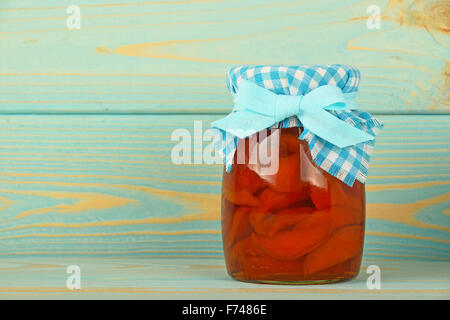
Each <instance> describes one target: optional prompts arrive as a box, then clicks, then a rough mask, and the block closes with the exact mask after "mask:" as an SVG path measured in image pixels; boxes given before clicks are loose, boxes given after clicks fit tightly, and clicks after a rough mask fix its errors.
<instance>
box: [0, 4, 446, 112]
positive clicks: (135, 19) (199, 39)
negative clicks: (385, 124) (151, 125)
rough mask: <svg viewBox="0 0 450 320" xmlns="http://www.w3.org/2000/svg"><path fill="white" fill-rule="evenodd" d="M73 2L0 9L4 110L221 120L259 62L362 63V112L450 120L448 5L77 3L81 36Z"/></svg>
mask: <svg viewBox="0 0 450 320" xmlns="http://www.w3.org/2000/svg"><path fill="white" fill-rule="evenodd" d="M69 4H72V2H70V3H65V2H61V1H55V0H42V1H38V2H37V1H34V2H28V3H27V2H21V3H17V2H15V1H2V2H1V4H0V49H1V63H0V112H3V113H80V112H81V113H168V112H170V113H173V112H175V113H177V112H178V113H180V112H182V113H186V112H190V113H195V112H208V113H223V112H227V111H229V110H230V108H231V105H232V99H231V97H230V95H229V94H228V93H227V92H226V90H225V74H226V71H227V70H228V69H229V68H230V67H231V66H233V65H235V64H249V63H250V64H314V63H318V64H324V63H325V64H327V63H348V64H353V65H355V66H357V67H358V68H360V69H361V71H362V77H363V80H362V83H361V90H360V94H359V96H358V103H359V105H360V106H361V107H362V108H363V109H366V110H369V111H372V112H381V113H387V112H396V113H398V112H402V113H448V112H449V105H450V103H449V74H450V72H449V57H450V50H449V48H450V37H449V28H450V27H449V24H448V19H447V17H448V12H449V10H450V6H449V5H448V2H446V1H433V0H430V1H417V0H390V1H387V0H375V1H350V0H345V1H344V0H341V1H331V0H320V1H273V0H248V1H245V2H243V1H143V2H136V1H134V0H101V1H96V2H95V3H94V4H93V3H92V2H91V1H88V0H77V1H76V4H77V5H78V6H79V7H80V9H81V29H80V30H68V29H67V27H66V20H67V18H68V14H66V10H65V9H66V8H67V6H68V5H69ZM66 5H67V6H66ZM369 5H378V6H379V7H380V8H381V11H382V14H381V18H382V20H381V23H382V24H381V29H379V30H372V29H368V28H367V25H366V22H367V13H366V10H367V8H368V6H369Z"/></svg>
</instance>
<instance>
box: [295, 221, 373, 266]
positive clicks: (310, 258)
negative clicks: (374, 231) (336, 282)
mask: <svg viewBox="0 0 450 320" xmlns="http://www.w3.org/2000/svg"><path fill="white" fill-rule="evenodd" d="M363 237H364V229H363V227H362V226H355V225H353V226H348V227H344V228H341V229H339V230H337V231H336V232H334V233H333V235H332V236H331V237H330V239H329V240H328V241H327V242H325V243H324V244H322V245H321V246H319V247H318V248H317V249H315V250H314V251H312V252H311V253H310V254H308V255H307V256H306V258H305V262H304V270H305V273H306V274H309V275H311V274H314V273H316V272H319V271H321V270H324V269H327V268H329V267H332V266H334V265H337V264H339V263H342V262H344V261H347V260H348V259H350V258H352V257H353V256H355V255H357V254H359V253H361V250H362V243H363Z"/></svg>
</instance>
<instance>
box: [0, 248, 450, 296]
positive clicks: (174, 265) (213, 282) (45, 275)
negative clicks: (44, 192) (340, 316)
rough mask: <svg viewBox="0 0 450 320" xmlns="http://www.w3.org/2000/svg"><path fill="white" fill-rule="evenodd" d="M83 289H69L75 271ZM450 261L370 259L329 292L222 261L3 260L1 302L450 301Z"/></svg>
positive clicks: (0, 263)
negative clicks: (257, 278) (244, 271)
mask: <svg viewBox="0 0 450 320" xmlns="http://www.w3.org/2000/svg"><path fill="white" fill-rule="evenodd" d="M74 264H75V265H78V266H79V267H80V269H81V289H80V290H74V291H71V290H69V289H67V287H66V281H67V277H68V276H69V275H68V274H67V273H66V269H67V267H68V266H69V265H74ZM369 265H377V266H379V267H380V269H381V288H380V290H369V289H368V288H367V286H366V281H367V278H368V276H369V275H368V274H367V273H366V269H367V267H368V266H369ZM449 267H450V263H449V262H448V261H447V262H442V261H440V262H437V261H434V262H426V261H415V262H414V263H410V262H409V261H402V260H397V261H396V260H382V259H381V260H380V259H372V258H370V259H369V258H366V259H364V261H363V266H362V268H361V272H360V274H359V276H358V277H357V278H355V279H354V280H352V281H350V282H343V283H336V284H328V285H322V286H280V285H260V284H258V285H256V284H251V283H243V282H237V281H234V280H232V279H231V278H229V277H228V276H227V274H226V271H225V268H224V265H223V260H221V259H211V258H208V259H195V258H194V259H172V260H167V259H140V258H130V257H127V258H98V257H97V258H95V257H86V256H85V257H73V256H72V257H34V258H31V257H13V258H12V257H10V258H4V259H0V299H55V298H56V299H192V298H194V299H257V300H265V299H286V300H292V299H297V300H306V299H371V300H372V299H446V300H447V299H449V298H450V274H449V272H448V269H449Z"/></svg>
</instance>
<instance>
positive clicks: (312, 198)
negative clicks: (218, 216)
mask: <svg viewBox="0 0 450 320" xmlns="http://www.w3.org/2000/svg"><path fill="white" fill-rule="evenodd" d="M301 131H302V128H298V127H291V128H282V129H272V130H268V132H269V133H268V134H267V133H266V134H264V135H261V132H260V133H256V134H253V135H252V136H250V137H247V138H245V139H239V140H238V146H237V151H236V153H235V154H234V161H233V166H232V168H231V170H230V171H229V172H228V171H227V170H224V172H223V185H222V236H223V246H224V252H225V261H226V267H227V270H228V273H229V274H230V276H231V277H233V278H234V279H236V280H241V281H247V282H260V283H273V284H319V283H329V282H336V281H342V280H347V279H351V278H353V277H355V276H356V275H357V274H358V272H359V269H360V265H361V259H362V253H363V243H364V224H365V190H364V184H362V183H360V182H359V181H355V182H354V184H353V186H352V187H350V186H348V185H347V184H345V183H344V182H342V181H341V180H338V179H337V178H335V177H333V176H332V175H331V174H329V173H328V172H326V171H325V170H323V169H321V168H319V167H318V166H317V165H316V164H315V163H314V162H313V160H312V158H311V152H310V149H309V147H308V144H307V142H305V141H304V140H300V139H299V134H300V133H301ZM267 139H269V140H270V145H276V146H277V148H273V149H272V148H271V149H270V150H272V151H270V150H269V152H268V153H269V154H270V152H272V153H273V154H271V157H270V158H271V161H274V162H276V168H275V169H276V170H266V165H265V164H263V163H262V160H261V155H260V153H259V152H258V150H260V149H261V146H262V145H263V144H264V143H267V141H266V140H267ZM266 146H267V144H266ZM242 153H244V154H242Z"/></svg>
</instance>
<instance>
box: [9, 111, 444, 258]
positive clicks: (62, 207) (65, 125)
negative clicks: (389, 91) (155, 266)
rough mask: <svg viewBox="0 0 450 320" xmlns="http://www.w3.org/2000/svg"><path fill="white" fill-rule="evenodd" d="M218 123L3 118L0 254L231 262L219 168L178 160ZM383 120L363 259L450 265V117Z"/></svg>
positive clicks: (117, 118)
mask: <svg viewBox="0 0 450 320" xmlns="http://www.w3.org/2000/svg"><path fill="white" fill-rule="evenodd" d="M217 117H218V116H212V115H203V116H200V115H197V116H194V115H191V116H188V115H184V116H176V115H172V116H157V115H147V116H144V115H134V116H133V115H111V116H104V115H103V116H101V115H98V116H94V115H90V116H82V115H67V116H66V115H53V116H45V117H43V116H33V115H29V116H24V115H22V116H19V115H16V116H11V115H10V116H2V117H1V118H0V141H1V143H2V147H1V148H0V243H1V245H0V256H9V255H24V256H25V255H40V254H42V255H52V256H55V255H69V254H70V255H74V254H75V255H96V256H105V255H122V256H124V255H127V256H149V257H168V258H169V257H171V258H175V257H183V256H184V257H221V256H222V246H221V238H220V231H219V230H220V225H219V220H220V201H219V193H220V188H221V172H222V167H221V165H206V164H199V165H175V164H172V162H171V159H170V154H171V148H172V147H173V146H174V145H175V144H176V143H177V142H174V141H171V139H170V136H171V133H172V131H173V130H174V129H176V128H185V129H187V130H189V131H190V132H193V121H196V120H197V121H198V120H202V121H203V128H204V129H206V128H209V123H210V121H212V120H214V119H216V118H217ZM381 119H382V120H384V121H385V122H386V129H385V130H384V131H383V133H382V135H381V136H380V138H379V139H378V140H377V146H376V149H375V153H374V156H373V159H372V161H371V168H370V175H369V178H368V184H367V186H366V190H367V211H368V218H369V219H368V222H367V236H366V250H365V256H366V257H371V258H373V257H379V258H386V259H415V260H417V259H420V260H449V259H450V248H449V244H450V228H449V225H450V220H449V211H448V207H449V202H450V193H449V182H450V167H449V161H448V160H449V158H450V149H449V140H450V138H449V137H450V135H448V133H449V129H448V128H449V123H450V117H449V116H382V117H381ZM207 144H208V143H207V142H205V143H204V147H205V146H206V145H207Z"/></svg>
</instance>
